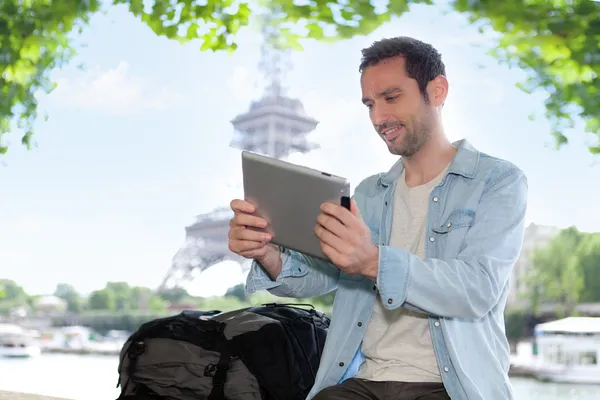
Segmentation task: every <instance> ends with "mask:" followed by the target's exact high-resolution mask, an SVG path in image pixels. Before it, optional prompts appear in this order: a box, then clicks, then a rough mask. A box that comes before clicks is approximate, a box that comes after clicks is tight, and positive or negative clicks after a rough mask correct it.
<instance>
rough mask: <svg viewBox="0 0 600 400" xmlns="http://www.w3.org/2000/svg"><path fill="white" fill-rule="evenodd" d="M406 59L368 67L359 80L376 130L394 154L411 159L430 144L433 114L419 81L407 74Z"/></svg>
mask: <svg viewBox="0 0 600 400" xmlns="http://www.w3.org/2000/svg"><path fill="white" fill-rule="evenodd" d="M404 61H405V59H404V57H394V58H390V59H387V60H383V61H381V62H380V63H379V64H377V65H374V66H371V67H367V68H365V69H364V70H363V73H362V77H361V81H360V82H361V88H362V101H363V103H364V104H365V105H366V106H367V107H368V109H369V116H370V118H371V122H372V123H373V126H374V127H375V130H376V131H377V133H379V136H380V137H381V138H382V139H383V140H384V142H385V143H386V144H387V146H388V149H389V151H390V152H391V153H392V154H396V155H399V156H403V157H407V158H410V157H412V156H413V155H414V154H415V153H416V152H417V151H419V150H420V149H421V148H422V147H423V145H424V144H425V143H427V140H428V139H429V137H430V135H431V130H432V126H433V124H434V113H433V109H432V108H433V107H432V106H431V105H429V104H426V103H425V100H424V99H423V96H422V95H421V93H420V92H419V85H418V84H417V81H416V80H414V79H411V78H409V77H408V76H407V74H406V69H405V67H404Z"/></svg>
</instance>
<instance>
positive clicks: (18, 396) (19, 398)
mask: <svg viewBox="0 0 600 400" xmlns="http://www.w3.org/2000/svg"><path fill="white" fill-rule="evenodd" d="M0 400H67V399H61V398H59V397H50V396H42V395H40V394H32V393H15V392H4V391H2V390H0Z"/></svg>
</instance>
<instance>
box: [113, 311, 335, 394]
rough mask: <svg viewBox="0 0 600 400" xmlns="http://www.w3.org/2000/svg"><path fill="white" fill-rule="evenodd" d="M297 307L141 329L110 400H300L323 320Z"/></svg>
mask: <svg viewBox="0 0 600 400" xmlns="http://www.w3.org/2000/svg"><path fill="white" fill-rule="evenodd" d="M298 306H300V305H295V304H276V303H273V304H265V305H263V306H258V307H249V308H243V309H239V310H235V311H231V312H226V313H221V312H220V311H207V312H203V311H184V312H182V313H181V314H178V315H175V316H171V317H167V318H160V319H156V320H153V321H150V322H147V323H145V324H143V325H142V326H141V327H140V328H139V329H138V330H137V331H136V332H135V333H134V334H132V335H131V337H130V338H129V339H128V340H127V342H126V343H125V344H124V346H123V349H122V350H121V356H120V362H119V383H118V384H117V387H119V386H121V395H120V396H119V398H118V399H117V400H157V399H169V400H199V399H201V400H304V399H305V398H306V397H307V395H308V393H309V391H310V389H311V388H312V386H313V385H314V381H315V376H316V373H317V369H318V368H319V362H320V359H321V354H322V351H323V346H324V345H325V339H326V337H327V331H328V329H329V323H330V319H329V318H328V317H327V316H326V315H324V314H323V313H321V312H319V311H316V310H315V309H314V307H312V306H309V308H308V309H304V308H301V307H298Z"/></svg>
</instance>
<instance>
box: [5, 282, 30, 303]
mask: <svg viewBox="0 0 600 400" xmlns="http://www.w3.org/2000/svg"><path fill="white" fill-rule="evenodd" d="M28 297H29V296H28V295H27V293H25V290H24V289H23V288H22V287H21V286H19V285H18V284H17V283H16V282H15V281H13V280H10V279H0V301H5V302H11V303H13V304H15V305H24V304H27V299H28Z"/></svg>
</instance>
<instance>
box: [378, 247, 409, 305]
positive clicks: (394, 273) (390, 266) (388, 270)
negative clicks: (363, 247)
mask: <svg viewBox="0 0 600 400" xmlns="http://www.w3.org/2000/svg"><path fill="white" fill-rule="evenodd" d="M410 278H411V264H410V254H409V253H408V252H407V251H405V250H401V249H395V248H392V247H389V246H379V265H378V271H377V287H378V288H379V295H380V297H381V301H382V303H383V306H384V307H385V308H387V309H389V310H393V309H395V308H398V307H400V306H401V305H402V304H403V303H404V302H405V301H406V295H407V292H408V285H409V284H410Z"/></svg>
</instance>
